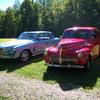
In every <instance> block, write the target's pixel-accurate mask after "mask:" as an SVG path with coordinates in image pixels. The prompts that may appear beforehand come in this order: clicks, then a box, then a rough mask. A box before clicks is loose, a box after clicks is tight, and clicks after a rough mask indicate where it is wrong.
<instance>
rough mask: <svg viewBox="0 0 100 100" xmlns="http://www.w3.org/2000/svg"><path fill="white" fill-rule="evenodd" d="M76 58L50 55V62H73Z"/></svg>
mask: <svg viewBox="0 0 100 100" xmlns="http://www.w3.org/2000/svg"><path fill="white" fill-rule="evenodd" d="M76 61H77V59H75V58H70V57H62V58H60V57H57V56H51V57H50V62H51V63H53V64H67V63H75V62H76Z"/></svg>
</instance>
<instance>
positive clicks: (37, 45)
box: [0, 31, 59, 61]
mask: <svg viewBox="0 0 100 100" xmlns="http://www.w3.org/2000/svg"><path fill="white" fill-rule="evenodd" d="M58 41H59V38H57V37H55V36H54V34H53V33H52V32H49V31H32V32H31V31H30V32H22V33H21V34H20V35H19V37H18V38H17V39H11V41H9V42H6V43H1V44H0V59H14V58H21V60H22V61H27V60H28V59H29V57H30V56H35V55H38V54H41V53H43V52H44V50H45V48H47V47H50V46H52V45H56V44H57V43H58Z"/></svg>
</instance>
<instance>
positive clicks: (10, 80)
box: [0, 72, 100, 100]
mask: <svg viewBox="0 0 100 100" xmlns="http://www.w3.org/2000/svg"><path fill="white" fill-rule="evenodd" d="M70 86H73V85H70ZM66 87H69V85H68V84H66ZM0 96H4V97H9V99H11V100H100V91H99V90H96V91H93V92H85V91H84V90H83V89H82V88H77V89H73V90H69V91H63V90H62V89H61V88H60V86H59V84H53V85H50V84H47V83H45V82H42V81H38V80H35V79H28V78H24V77H19V76H17V75H15V74H14V73H5V72H0Z"/></svg>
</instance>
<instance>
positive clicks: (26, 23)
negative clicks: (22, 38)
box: [20, 0, 38, 31]
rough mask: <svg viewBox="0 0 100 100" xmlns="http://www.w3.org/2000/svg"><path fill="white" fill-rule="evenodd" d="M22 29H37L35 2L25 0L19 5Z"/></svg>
mask: <svg viewBox="0 0 100 100" xmlns="http://www.w3.org/2000/svg"><path fill="white" fill-rule="evenodd" d="M20 13H21V25H22V27H21V29H22V31H32V30H37V29H38V9H37V5H36V4H35V3H32V1H30V0H25V1H24V2H23V3H22V4H21V7H20Z"/></svg>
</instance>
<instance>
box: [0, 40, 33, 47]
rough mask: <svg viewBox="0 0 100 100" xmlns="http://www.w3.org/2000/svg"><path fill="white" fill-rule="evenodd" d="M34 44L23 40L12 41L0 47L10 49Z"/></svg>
mask: <svg viewBox="0 0 100 100" xmlns="http://www.w3.org/2000/svg"><path fill="white" fill-rule="evenodd" d="M31 43H34V41H32V40H24V39H14V40H11V41H9V42H6V43H1V44H0V47H2V48H3V47H11V46H21V45H27V44H31Z"/></svg>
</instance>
